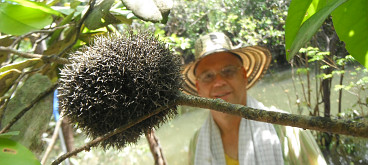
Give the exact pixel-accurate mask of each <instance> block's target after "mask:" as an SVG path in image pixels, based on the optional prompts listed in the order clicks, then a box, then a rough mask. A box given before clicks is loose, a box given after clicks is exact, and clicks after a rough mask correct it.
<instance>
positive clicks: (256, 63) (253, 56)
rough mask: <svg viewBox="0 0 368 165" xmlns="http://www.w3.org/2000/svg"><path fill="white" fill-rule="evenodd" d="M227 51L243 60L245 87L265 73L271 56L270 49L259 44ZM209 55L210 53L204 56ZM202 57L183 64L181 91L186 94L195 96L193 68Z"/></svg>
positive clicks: (251, 84) (250, 85)
mask: <svg viewBox="0 0 368 165" xmlns="http://www.w3.org/2000/svg"><path fill="white" fill-rule="evenodd" d="M228 52H231V53H234V54H237V55H238V56H239V57H240V58H241V59H242V60H243V67H244V68H245V70H246V71H247V78H248V84H247V89H249V88H251V87H252V86H253V85H254V84H255V83H256V82H257V80H259V79H260V78H262V76H263V75H264V74H265V73H266V71H267V69H268V67H269V65H270V62H271V58H272V56H271V53H270V51H269V50H268V49H267V48H264V47H261V46H247V47H243V48H239V49H234V50H229V51H228ZM212 54H213V53H212ZM209 55H211V54H208V55H206V56H209ZM202 58H203V57H202ZM202 58H199V59H197V60H196V61H193V62H191V63H189V64H187V65H184V66H183V70H182V74H183V75H184V85H183V91H184V92H185V93H187V94H191V95H195V96H197V95H198V93H197V89H196V77H195V75H194V69H195V66H196V64H197V63H198V61H200V60H201V59H202Z"/></svg>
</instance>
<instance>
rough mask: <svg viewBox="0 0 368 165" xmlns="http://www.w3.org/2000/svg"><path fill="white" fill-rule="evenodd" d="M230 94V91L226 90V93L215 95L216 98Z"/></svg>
mask: <svg viewBox="0 0 368 165" xmlns="http://www.w3.org/2000/svg"><path fill="white" fill-rule="evenodd" d="M228 94H230V92H226V93H221V94H218V95H214V97H215V98H221V97H224V96H227V95H228Z"/></svg>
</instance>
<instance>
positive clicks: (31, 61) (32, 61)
mask: <svg viewBox="0 0 368 165" xmlns="http://www.w3.org/2000/svg"><path fill="white" fill-rule="evenodd" d="M41 61H42V60H41V59H39V58H34V59H29V60H25V61H21V62H17V63H13V64H10V65H5V66H3V67H1V68H0V73H1V72H6V71H8V70H11V69H17V70H23V69H24V68H27V67H30V66H33V65H34V64H37V63H39V62H41Z"/></svg>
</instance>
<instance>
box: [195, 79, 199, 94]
mask: <svg viewBox="0 0 368 165" xmlns="http://www.w3.org/2000/svg"><path fill="white" fill-rule="evenodd" d="M196 89H197V93H198V91H199V86H198V81H196Z"/></svg>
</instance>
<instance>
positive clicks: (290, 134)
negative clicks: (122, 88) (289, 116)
mask: <svg viewBox="0 0 368 165" xmlns="http://www.w3.org/2000/svg"><path fill="white" fill-rule="evenodd" d="M195 56H196V60H195V61H194V62H192V63H190V64H187V65H186V66H184V70H183V74H184V77H185V85H184V91H185V92H186V93H188V94H192V95H199V96H202V97H207V98H213V99H214V98H221V99H223V100H225V101H227V102H230V103H233V104H242V105H246V106H249V107H253V108H256V109H264V110H269V109H268V108H267V107H264V106H263V104H262V103H260V102H258V101H256V100H255V99H253V98H251V97H250V96H248V95H247V90H248V89H249V88H250V87H252V86H253V85H254V84H255V82H256V81H257V80H258V79H259V78H261V77H262V76H263V74H264V73H265V71H266V70H267V68H268V66H269V64H270V61H271V55H270V52H269V51H268V50H267V49H266V48H263V47H260V46H249V47H243V48H238V49H234V48H233V46H232V44H231V41H230V39H229V38H228V37H226V36H225V35H224V34H222V33H210V34H208V35H204V36H202V37H200V38H199V39H198V40H197V41H196V45H195ZM275 111H280V110H275ZM189 155H190V163H191V164H196V165H206V164H216V165H217V164H219V165H225V164H227V165H230V164H231V165H232V164H240V165H245V164H247V165H248V164H250V165H252V164H259V165H262V164H265V165H266V164H267V165H272V164H275V165H279V164H308V165H309V164H326V162H325V160H324V158H323V155H322V153H321V151H320V150H319V148H318V145H317V144H316V142H315V140H314V138H313V136H312V135H311V134H310V132H307V131H302V130H300V129H298V128H292V127H284V126H279V125H272V124H269V123H263V122H257V121H252V120H246V119H243V118H241V117H239V116H234V115H229V114H226V113H222V112H218V111H215V110H210V115H209V117H208V119H207V120H206V122H205V123H204V125H203V126H202V127H201V129H200V130H199V131H197V132H196V134H195V136H194V138H193V140H192V142H191V145H190V151H189Z"/></svg>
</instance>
